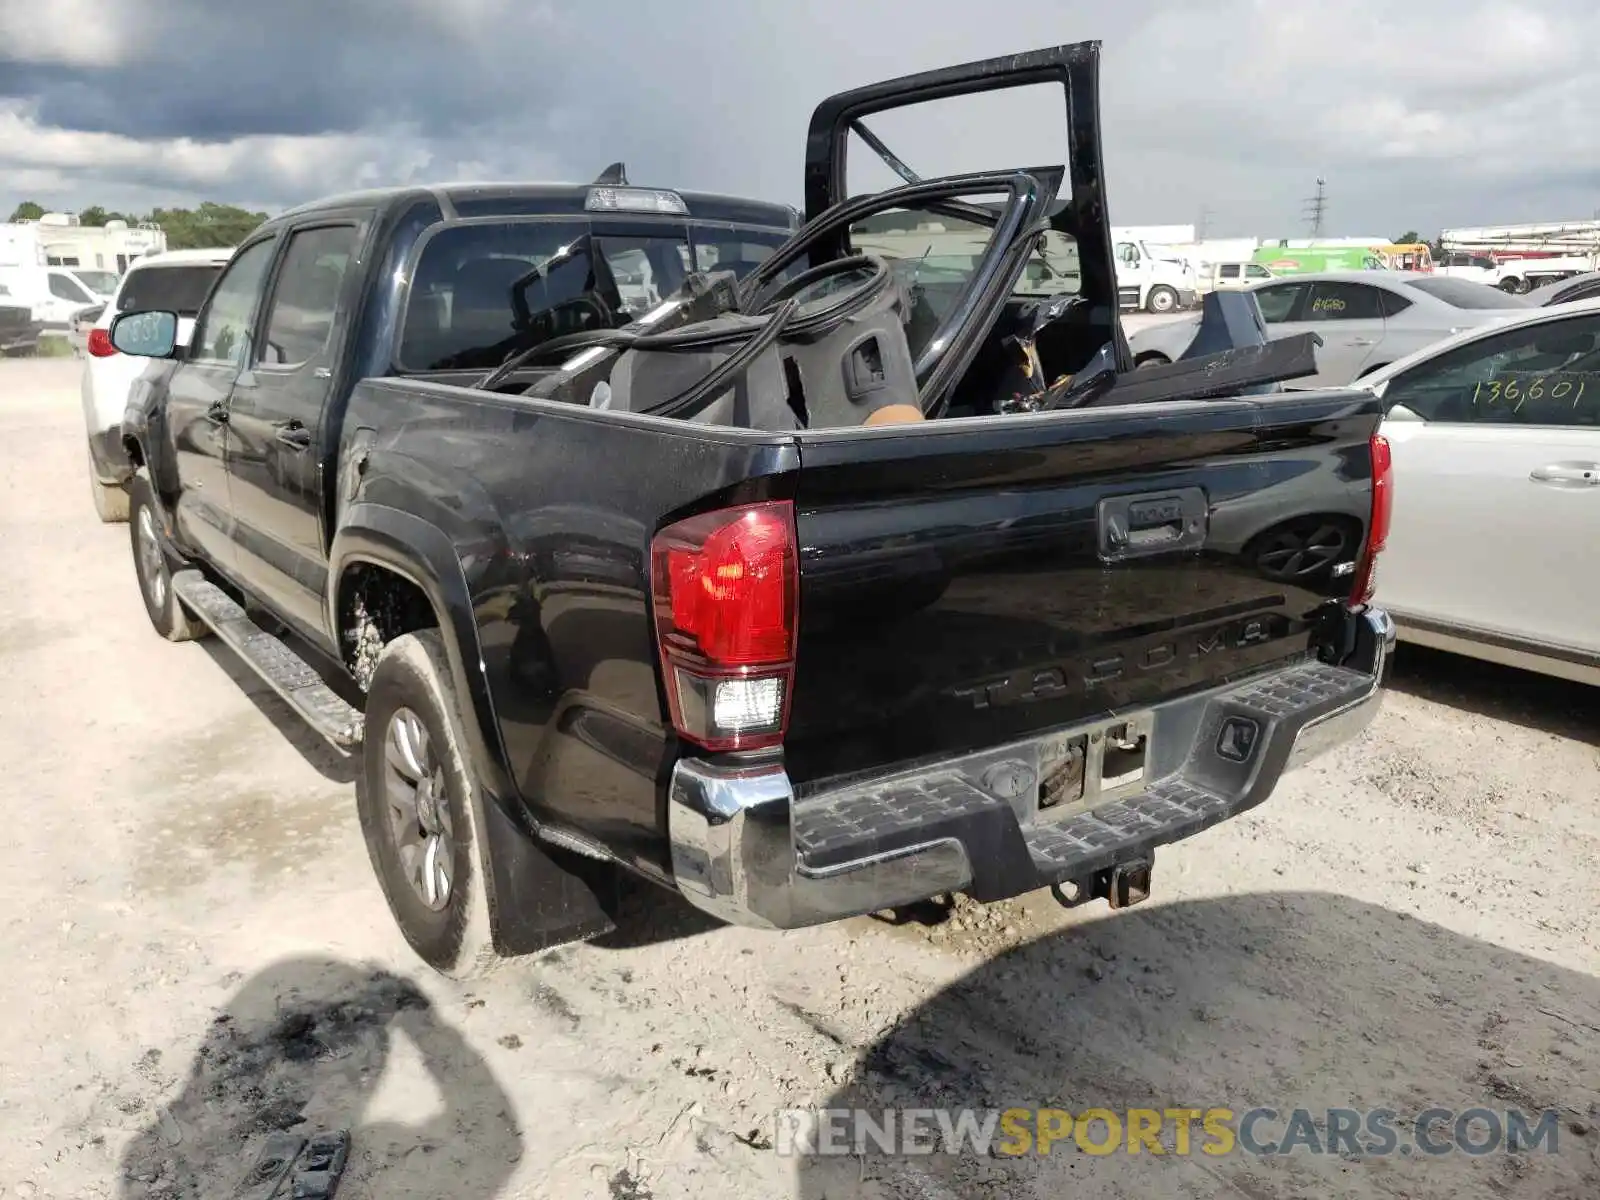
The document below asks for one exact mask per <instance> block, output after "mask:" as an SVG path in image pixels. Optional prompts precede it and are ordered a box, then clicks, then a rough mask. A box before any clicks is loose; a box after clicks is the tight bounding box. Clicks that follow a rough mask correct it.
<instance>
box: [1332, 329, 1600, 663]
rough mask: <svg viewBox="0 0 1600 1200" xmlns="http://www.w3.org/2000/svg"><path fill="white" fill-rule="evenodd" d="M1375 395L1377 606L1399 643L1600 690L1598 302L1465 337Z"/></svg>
mask: <svg viewBox="0 0 1600 1200" xmlns="http://www.w3.org/2000/svg"><path fill="white" fill-rule="evenodd" d="M1363 386H1368V387H1371V388H1372V389H1373V390H1374V391H1375V392H1376V393H1377V394H1378V395H1379V396H1381V397H1382V399H1383V401H1384V406H1385V410H1386V412H1387V416H1386V417H1385V418H1384V422H1383V433H1384V435H1385V436H1386V437H1387V438H1388V440H1389V444H1390V446H1391V448H1392V453H1393V460H1394V481H1395V482H1394V487H1395V497H1394V512H1393V523H1392V525H1391V529H1390V533H1389V539H1388V543H1387V549H1386V550H1385V552H1384V554H1383V557H1382V559H1381V560H1380V564H1379V567H1378V592H1377V602H1378V603H1379V604H1381V605H1382V606H1383V607H1384V608H1386V609H1387V610H1388V611H1389V613H1390V614H1391V615H1392V616H1393V617H1394V619H1395V622H1396V624H1397V625H1398V627H1399V634H1400V638H1401V639H1402V640H1404V641H1412V642H1417V643H1419V644H1422V645H1428V646H1435V647H1438V648H1440V649H1444V650H1449V651H1452V652H1455V653H1459V654H1464V655H1468V656H1470V657H1473V658H1480V659H1487V660H1489V661H1491V662H1498V663H1504V664H1507V665H1509V666H1516V667H1524V668H1527V669H1529V670H1534V671H1539V672H1543V673H1545V674H1549V675H1557V676H1561V677H1563V678H1566V679H1574V680H1578V681H1580V682H1586V683H1592V684H1597V685H1600V606H1597V605H1596V597H1597V596H1600V567H1597V565H1596V564H1597V562H1600V559H1597V558H1596V549H1597V548H1600V300H1580V301H1577V302H1576V303H1572V304H1564V305H1555V306H1551V307H1549V308H1537V309H1530V310H1529V311H1527V312H1526V313H1525V314H1523V315H1521V316H1519V317H1517V318H1515V319H1514V320H1512V321H1509V322H1506V323H1502V324H1498V325H1494V326H1489V327H1484V328H1479V329H1472V330H1467V331H1464V332H1462V333H1459V334H1457V335H1456V336H1454V337H1451V338H1448V339H1447V340H1445V341H1443V342H1440V343H1438V344H1437V345H1434V346H1430V347H1428V348H1427V349H1426V350H1423V351H1421V352H1419V353H1416V354H1413V355H1411V356H1410V357H1408V358H1405V359H1402V360H1401V361H1398V362H1395V363H1393V364H1392V365H1390V366H1388V367H1385V368H1384V369H1383V370H1381V371H1377V372H1375V373H1373V374H1372V375H1371V376H1370V377H1369V378H1368V379H1366V380H1363Z"/></svg>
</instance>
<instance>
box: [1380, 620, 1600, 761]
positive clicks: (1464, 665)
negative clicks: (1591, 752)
mask: <svg viewBox="0 0 1600 1200" xmlns="http://www.w3.org/2000/svg"><path fill="white" fill-rule="evenodd" d="M1388 686H1389V687H1391V688H1393V689H1394V690H1395V691H1397V692H1405V693H1406V694H1407V695H1410V696H1416V697H1418V698H1419V699H1422V700H1431V701H1433V702H1434V703H1435V704H1444V705H1448V706H1450V707H1451V708H1463V709H1466V710H1467V711H1468V712H1473V713H1477V714H1478V715H1479V716H1484V717H1493V718H1494V719H1495V720H1498V721H1508V722H1510V723H1511V724H1513V725H1521V726H1522V727H1523V728H1525V729H1531V730H1534V731H1536V732H1538V733H1549V734H1555V735H1556V736H1558V737H1564V738H1571V739H1573V740H1574V741H1578V742H1582V743H1584V744H1585V745H1588V746H1600V689H1596V688H1593V687H1590V686H1588V685H1587V684H1582V683H1573V682H1572V681H1571V680H1567V679H1556V678H1554V677H1553V676H1549V675H1539V674H1535V673H1534V672H1532V671H1523V670H1519V669H1518V668H1516V667H1502V666H1500V665H1498V664H1497V663H1488V662H1480V661H1479V660H1477V659H1473V658H1464V657H1463V656H1461V655H1459V654H1447V653H1445V652H1444V651H1443V650H1435V649H1433V648H1432V647H1429V646H1410V645H1404V644H1402V645H1401V646H1400V647H1399V649H1398V650H1396V652H1395V656H1394V665H1393V668H1392V669H1391V671H1390V675H1389V680H1388Z"/></svg>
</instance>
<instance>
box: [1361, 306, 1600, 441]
mask: <svg viewBox="0 0 1600 1200" xmlns="http://www.w3.org/2000/svg"><path fill="white" fill-rule="evenodd" d="M1383 399H1384V403H1385V404H1388V405H1394V404H1404V405H1405V406H1406V407H1407V408H1409V409H1411V410H1412V411H1413V412H1415V413H1417V415H1418V416H1420V417H1422V418H1423V419H1424V420H1428V421H1444V422H1450V423H1454V424H1463V423H1470V424H1475V425H1476V424H1494V425H1568V426H1571V425H1577V426H1588V427H1594V426H1597V425H1600V315H1596V314H1589V315H1585V316H1582V317H1570V318H1568V319H1567V320H1564V321H1548V322H1545V323H1543V324H1539V325H1529V326H1524V327H1523V328H1520V329H1511V330H1507V331H1506V332H1504V333H1499V334H1495V335H1494V336H1492V337H1486V338H1480V339H1479V340H1477V341H1475V342H1471V343H1469V344H1467V345H1465V346H1461V347H1459V348H1457V349H1455V350H1452V351H1450V352H1449V353H1447V354H1441V355H1439V357H1438V358H1435V359H1432V360H1430V361H1428V362H1424V363H1419V364H1417V365H1416V366H1415V367H1413V368H1411V370H1409V371H1407V372H1405V373H1404V374H1402V375H1398V376H1396V377H1395V378H1394V379H1392V380H1391V381H1390V382H1389V386H1388V388H1386V389H1385V391H1384V396H1383Z"/></svg>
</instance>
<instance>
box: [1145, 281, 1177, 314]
mask: <svg viewBox="0 0 1600 1200" xmlns="http://www.w3.org/2000/svg"><path fill="white" fill-rule="evenodd" d="M1144 304H1145V307H1146V308H1147V309H1149V310H1150V311H1151V312H1153V313H1169V312H1171V311H1172V310H1173V309H1175V308H1177V307H1178V293H1177V292H1175V291H1173V290H1172V289H1171V288H1169V287H1168V286H1167V285H1166V284H1164V283H1158V284H1156V286H1155V287H1153V288H1151V289H1150V295H1149V296H1147V297H1146V298H1145V302H1144Z"/></svg>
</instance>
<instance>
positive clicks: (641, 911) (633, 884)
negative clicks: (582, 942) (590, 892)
mask: <svg viewBox="0 0 1600 1200" xmlns="http://www.w3.org/2000/svg"><path fill="white" fill-rule="evenodd" d="M581 865H582V866H587V864H581ZM598 870H599V871H602V872H608V873H609V886H605V885H603V884H602V885H598V886H597V889H596V890H597V892H599V893H601V894H603V895H604V897H605V899H604V901H603V906H604V907H605V909H606V913H607V915H608V916H609V917H610V918H611V919H612V921H613V922H615V924H616V928H614V929H612V930H611V931H610V932H609V933H602V934H600V935H598V936H596V937H593V938H590V939H589V945H591V946H597V947H599V948H600V949H602V950H637V949H640V948H641V947H644V946H654V945H658V944H660V943H662V942H676V941H682V940H684V939H686V938H692V937H699V936H700V935H701V934H704V933H711V932H713V931H714V930H717V929H722V928H725V926H724V925H723V923H722V922H721V921H719V920H717V919H716V918H715V917H712V916H708V915H707V914H706V913H703V912H701V911H700V910H699V909H698V908H696V907H695V906H694V905H692V904H690V903H689V902H688V901H687V900H685V899H684V898H683V897H682V896H680V895H679V894H678V893H677V892H669V891H667V890H666V889H665V888H661V887H657V886H656V885H655V884H652V883H646V882H645V881H644V880H642V879H636V878H634V877H633V876H632V875H629V874H627V873H626V872H624V871H619V870H616V869H615V868H611V867H605V866H601V867H599V868H598Z"/></svg>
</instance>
